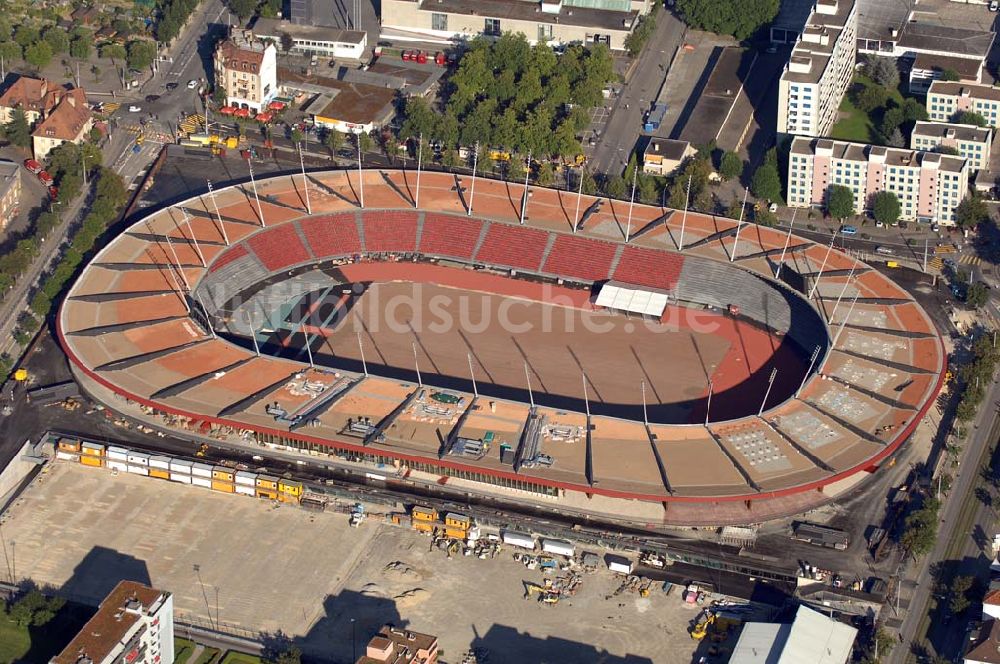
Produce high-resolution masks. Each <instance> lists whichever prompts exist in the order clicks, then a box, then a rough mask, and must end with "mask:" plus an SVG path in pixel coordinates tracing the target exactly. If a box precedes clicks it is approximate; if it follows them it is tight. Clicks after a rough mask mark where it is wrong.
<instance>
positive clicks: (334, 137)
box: [323, 129, 344, 161]
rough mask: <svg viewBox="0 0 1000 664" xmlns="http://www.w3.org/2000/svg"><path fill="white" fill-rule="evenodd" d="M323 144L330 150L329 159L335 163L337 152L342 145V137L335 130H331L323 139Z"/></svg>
mask: <svg viewBox="0 0 1000 664" xmlns="http://www.w3.org/2000/svg"><path fill="white" fill-rule="evenodd" d="M323 144H324V145H326V147H327V148H329V150H330V159H332V160H334V161H336V160H337V151H338V150H340V147H341V146H342V145H343V144H344V135H343V134H341V133H340V132H339V131H337V130H336V129H331V130H329V131H328V132H326V136H324V137H323Z"/></svg>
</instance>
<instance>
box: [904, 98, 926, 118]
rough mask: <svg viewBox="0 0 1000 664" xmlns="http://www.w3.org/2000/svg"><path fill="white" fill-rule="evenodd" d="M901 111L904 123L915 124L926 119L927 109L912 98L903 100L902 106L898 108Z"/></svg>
mask: <svg viewBox="0 0 1000 664" xmlns="http://www.w3.org/2000/svg"><path fill="white" fill-rule="evenodd" d="M900 108H901V109H902V111H903V121H904V122H916V121H917V120H926V119H927V117H928V116H927V109H926V108H925V107H924V105H923V104H921V103H920V102H919V101H917V100H916V99H914V98H913V97H907V98H906V99H904V100H903V105H902V106H901V107H900Z"/></svg>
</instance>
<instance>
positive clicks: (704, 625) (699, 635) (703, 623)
mask: <svg viewBox="0 0 1000 664" xmlns="http://www.w3.org/2000/svg"><path fill="white" fill-rule="evenodd" d="M713 623H715V614H714V613H712V612H711V611H704V612H702V614H701V615H700V616H699V617H698V619H697V620H696V621H695V623H694V625H692V627H691V630H690V632H689V633H690V634H691V638H692V639H694V640H695V641H701V640H702V639H704V638H705V635H706V634H708V628H709V627H711V626H712V624H713Z"/></svg>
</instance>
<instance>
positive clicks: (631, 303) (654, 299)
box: [594, 281, 670, 318]
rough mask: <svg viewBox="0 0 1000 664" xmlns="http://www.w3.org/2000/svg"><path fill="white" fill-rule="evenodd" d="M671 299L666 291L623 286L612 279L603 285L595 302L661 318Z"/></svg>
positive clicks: (605, 306) (607, 307)
mask: <svg viewBox="0 0 1000 664" xmlns="http://www.w3.org/2000/svg"><path fill="white" fill-rule="evenodd" d="M669 299H670V298H669V297H668V296H667V294H666V293H662V292H659V291H652V290H646V289H643V288H635V287H634V286H622V285H619V284H616V283H615V282H613V281H612V282H608V283H606V284H604V286H602V287H601V292H600V293H598V294H597V299H596V300H595V301H594V304H596V305H597V306H599V307H602V308H604V309H614V310H615V311H625V312H627V313H630V314H639V315H641V316H655V317H657V318H659V317H660V316H662V315H663V310H664V309H666V308H667V301H668V300H669Z"/></svg>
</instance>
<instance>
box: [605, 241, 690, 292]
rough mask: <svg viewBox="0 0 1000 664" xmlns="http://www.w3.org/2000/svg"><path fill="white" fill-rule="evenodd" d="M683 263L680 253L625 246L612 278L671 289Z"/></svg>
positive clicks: (637, 284)
mask: <svg viewBox="0 0 1000 664" xmlns="http://www.w3.org/2000/svg"><path fill="white" fill-rule="evenodd" d="M683 265H684V257H683V256H681V255H680V254H674V253H671V252H667V251H657V250H655V249H644V248H643V247H625V251H623V252H622V257H621V260H620V261H618V267H617V268H615V274H614V279H615V281H623V282H625V283H627V284H635V285H636V286H647V287H649V288H661V289H664V290H671V289H672V288H673V287H674V286H675V285H676V284H677V280H678V279H679V278H680V276H681V266H683Z"/></svg>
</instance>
